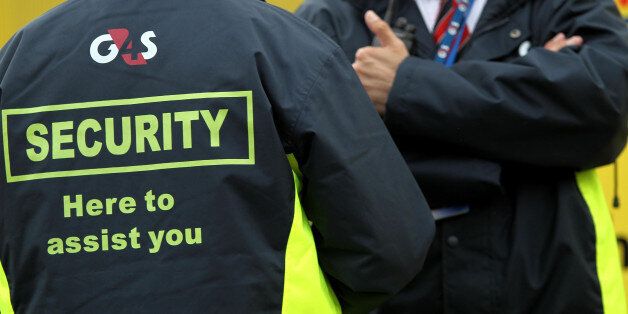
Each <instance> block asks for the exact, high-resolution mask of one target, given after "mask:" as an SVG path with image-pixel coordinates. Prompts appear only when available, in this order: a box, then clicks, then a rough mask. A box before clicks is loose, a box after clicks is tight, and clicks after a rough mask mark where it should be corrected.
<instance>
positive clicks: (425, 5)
mask: <svg viewBox="0 0 628 314" xmlns="http://www.w3.org/2000/svg"><path fill="white" fill-rule="evenodd" d="M414 1H416V5H417V6H418V7H419V11H421V15H422V16H423V20H424V21H425V26H427V29H428V30H429V31H430V32H433V31H434V27H436V19H437V18H438V15H439V13H440V1H441V0H414ZM485 5H486V0H475V1H474V2H473V8H471V12H470V13H469V17H467V28H469V31H471V33H473V31H474V30H475V26H476V25H478V21H479V20H480V14H482V11H484V6H485Z"/></svg>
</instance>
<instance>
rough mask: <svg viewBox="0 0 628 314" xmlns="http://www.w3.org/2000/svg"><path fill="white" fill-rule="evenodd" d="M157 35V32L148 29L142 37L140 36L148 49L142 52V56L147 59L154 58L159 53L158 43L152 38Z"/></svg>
mask: <svg viewBox="0 0 628 314" xmlns="http://www.w3.org/2000/svg"><path fill="white" fill-rule="evenodd" d="M155 37H157V36H156V35H155V32H153V31H148V32H146V33H144V34H142V38H140V40H141V41H142V44H144V46H145V47H146V49H147V50H146V51H144V52H142V56H143V57H144V59H146V60H149V59H152V58H154V57H155V56H156V55H157V45H155V43H153V42H152V41H151V40H150V39H151V38H155Z"/></svg>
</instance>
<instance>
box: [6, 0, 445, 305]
mask: <svg viewBox="0 0 628 314" xmlns="http://www.w3.org/2000/svg"><path fill="white" fill-rule="evenodd" d="M0 94H1V96H0V107H1V109H2V122H1V123H0V126H1V127H2V130H3V134H2V139H1V141H0V143H1V145H0V146H2V147H3V158H1V160H2V168H3V171H2V172H1V173H2V175H0V180H1V183H0V260H1V262H2V263H1V266H2V267H0V312H2V314H10V313H12V312H13V311H15V312H17V313H288V314H290V313H293V314H301V313H325V314H327V313H330V314H336V313H340V309H341V308H342V310H343V312H346V313H364V312H366V311H368V310H369V309H371V308H373V307H375V306H377V305H379V304H380V303H381V302H382V301H383V300H386V299H387V298H389V297H390V296H392V295H393V294H395V293H396V292H397V291H399V290H400V289H401V288H402V287H403V286H404V285H405V284H407V283H408V282H409V281H410V280H411V279H412V277H414V276H415V275H416V274H417V273H418V271H419V270H420V268H421V265H422V263H423V260H424V258H425V255H426V253H427V249H428V247H429V243H430V242H431V240H432V236H433V230H434V227H433V221H432V217H431V216H430V214H429V209H428V207H427V204H426V203H425V201H424V199H423V197H422V196H421V194H420V191H419V189H418V187H417V185H416V182H415V181H414V180H413V178H412V175H411V173H410V171H409V170H408V167H407V166H406V164H405V163H404V162H403V159H402V157H401V155H400V154H399V151H398V150H397V149H396V148H395V145H394V143H393V141H392V139H391V138H390V135H389V134H388V132H387V131H386V128H385V126H384V124H383V123H382V121H381V119H380V118H379V116H378V115H377V113H376V111H375V110H374V109H373V105H372V103H371V102H370V101H369V98H368V95H367V94H366V93H365V92H364V89H363V88H362V86H361V85H360V82H359V80H358V77H357V76H356V75H355V72H354V71H353V69H351V66H350V63H349V62H348V61H347V59H346V58H345V56H344V54H343V52H342V51H341V50H340V48H338V46H337V45H335V44H334V43H333V42H332V41H330V40H329V39H328V38H326V37H325V36H323V35H322V34H320V32H318V31H317V30H316V29H314V28H313V27H312V26H311V25H308V24H307V23H305V22H303V21H302V20H300V19H298V18H295V17H294V16H292V15H291V14H289V13H287V12H285V11H283V10H279V9H277V8H275V7H272V6H270V5H267V4H264V3H263V2H260V1H257V0H238V1H207V0H190V1H184V2H173V1H169V0H154V1H126V0H111V1H98V0H74V1H67V2H65V3H63V4H62V5H60V6H59V7H57V8H55V9H53V10H52V11H50V12H48V13H47V14H45V15H44V16H42V17H41V18H39V19H37V20H36V21H34V22H32V23H31V24H29V25H28V26H26V27H25V28H24V29H22V30H21V31H19V32H18V33H17V34H16V35H15V36H14V37H13V39H11V40H10V41H9V42H8V43H7V45H6V46H5V47H4V48H2V50H0ZM287 155H288V156H287ZM291 166H292V167H291ZM291 168H292V170H291ZM299 191H301V193H299ZM301 205H303V207H302V206H301ZM308 220H310V221H311V222H312V225H313V230H312V229H311V228H310V224H309V223H308ZM315 239H316V242H315ZM315 243H316V245H315Z"/></svg>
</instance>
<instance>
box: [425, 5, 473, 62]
mask: <svg viewBox="0 0 628 314" xmlns="http://www.w3.org/2000/svg"><path fill="white" fill-rule="evenodd" d="M473 2H474V0H443V2H442V4H441V13H440V18H439V20H438V23H436V26H435V27H434V32H433V35H434V41H435V42H436V43H437V45H438V49H437V52H436V56H435V58H434V60H435V61H436V62H439V63H442V64H444V65H445V66H447V67H450V66H452V65H453V64H454V62H455V61H456V56H457V55H458V51H460V49H462V47H464V45H465V44H466V43H467V41H468V40H469V37H470V36H471V32H470V31H469V29H468V27H467V23H466V22H467V17H468V15H469V12H470V11H471V8H472V7H473Z"/></svg>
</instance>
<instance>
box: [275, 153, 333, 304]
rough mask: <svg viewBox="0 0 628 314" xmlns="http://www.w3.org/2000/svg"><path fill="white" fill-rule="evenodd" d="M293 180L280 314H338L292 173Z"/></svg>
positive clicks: (299, 183) (295, 177) (295, 175)
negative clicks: (290, 222) (292, 213)
mask: <svg viewBox="0 0 628 314" xmlns="http://www.w3.org/2000/svg"><path fill="white" fill-rule="evenodd" d="M289 158H290V157H289ZM291 159H293V163H294V164H293V165H292V166H293V167H294V166H295V165H296V162H294V157H291ZM293 177H294V186H295V192H294V219H293V221H292V228H291V229H290V236H289V238H288V245H287V246H286V261H285V263H286V264H285V275H284V289H283V304H282V313H283V314H308V313H311V314H337V313H338V314H339V313H341V310H340V304H339V303H338V300H337V299H336V295H335V294H334V292H333V290H332V289H331V287H330V286H329V283H328V282H327V279H325V275H324V274H323V271H322V270H321V269H320V266H319V265H318V256H317V253H316V246H315V243H314V236H313V235H312V229H311V228H310V224H309V222H308V220H307V217H306V216H305V213H304V212H303V207H302V206H301V201H300V198H299V191H300V190H301V181H300V180H299V178H298V176H297V174H296V173H294V172H293Z"/></svg>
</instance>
